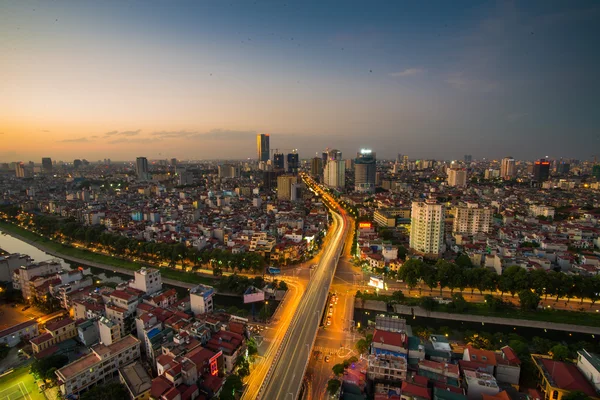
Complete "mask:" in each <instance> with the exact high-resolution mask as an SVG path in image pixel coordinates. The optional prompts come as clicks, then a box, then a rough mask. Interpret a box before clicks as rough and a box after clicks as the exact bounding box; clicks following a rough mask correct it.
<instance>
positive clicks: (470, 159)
mask: <svg viewBox="0 0 600 400" xmlns="http://www.w3.org/2000/svg"><path fill="white" fill-rule="evenodd" d="M472 161H473V156H472V155H470V154H465V163H466V164H470V163H471V162H472Z"/></svg>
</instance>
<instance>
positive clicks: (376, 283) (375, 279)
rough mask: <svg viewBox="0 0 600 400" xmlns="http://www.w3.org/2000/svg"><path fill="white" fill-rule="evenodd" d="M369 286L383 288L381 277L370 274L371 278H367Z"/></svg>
mask: <svg viewBox="0 0 600 400" xmlns="http://www.w3.org/2000/svg"><path fill="white" fill-rule="evenodd" d="M369 286H373V287H375V288H377V289H383V277H381V276H372V277H371V279H369Z"/></svg>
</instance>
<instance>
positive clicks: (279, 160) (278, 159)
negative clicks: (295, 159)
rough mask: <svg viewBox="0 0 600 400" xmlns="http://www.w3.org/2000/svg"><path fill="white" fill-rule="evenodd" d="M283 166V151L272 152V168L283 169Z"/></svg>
mask: <svg viewBox="0 0 600 400" xmlns="http://www.w3.org/2000/svg"><path fill="white" fill-rule="evenodd" d="M284 168H285V156H284V155H283V153H275V154H273V169H274V170H275V171H278V170H279V171H283V169H284Z"/></svg>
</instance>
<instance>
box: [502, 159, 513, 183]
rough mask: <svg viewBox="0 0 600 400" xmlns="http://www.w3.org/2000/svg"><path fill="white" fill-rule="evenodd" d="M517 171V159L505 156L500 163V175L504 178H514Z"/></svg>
mask: <svg viewBox="0 0 600 400" xmlns="http://www.w3.org/2000/svg"><path fill="white" fill-rule="evenodd" d="M516 173H517V168H516V165H515V159H514V158H512V157H504V158H503V159H502V163H501V164H500V176H501V177H502V179H512V178H514V177H515V175H516Z"/></svg>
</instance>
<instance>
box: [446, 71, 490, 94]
mask: <svg viewBox="0 0 600 400" xmlns="http://www.w3.org/2000/svg"><path fill="white" fill-rule="evenodd" d="M446 83H448V84H449V85H450V86H452V87H453V88H455V89H458V90H460V91H463V92H479V93H491V92H495V91H497V90H498V89H500V85H499V84H498V82H494V81H489V80H486V79H478V78H471V77H466V76H464V75H463V73H462V72H459V73H455V74H451V75H450V76H449V77H448V78H447V79H446Z"/></svg>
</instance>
